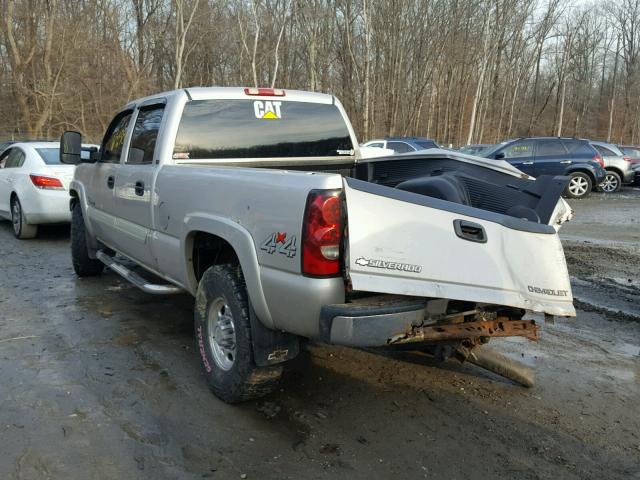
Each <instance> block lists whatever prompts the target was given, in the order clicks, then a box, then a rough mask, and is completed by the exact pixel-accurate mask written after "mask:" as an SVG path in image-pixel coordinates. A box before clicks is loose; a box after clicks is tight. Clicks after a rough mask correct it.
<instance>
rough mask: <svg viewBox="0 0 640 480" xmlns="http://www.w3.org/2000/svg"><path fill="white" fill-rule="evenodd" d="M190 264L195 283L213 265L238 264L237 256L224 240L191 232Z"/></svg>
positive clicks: (215, 236) (208, 234)
mask: <svg viewBox="0 0 640 480" xmlns="http://www.w3.org/2000/svg"><path fill="white" fill-rule="evenodd" d="M190 239H191V242H192V245H193V246H192V248H191V250H190V251H191V263H192V266H193V275H194V277H195V279H196V281H197V282H198V281H200V278H202V275H204V272H205V271H206V270H207V268H209V267H211V266H213V265H222V264H226V263H235V264H237V263H238V255H237V254H236V251H235V250H234V249H233V247H232V246H231V244H230V243H229V242H227V241H226V240H225V239H223V238H221V237H218V236H217V235H213V234H211V233H207V232H193V233H192V234H191V235H190Z"/></svg>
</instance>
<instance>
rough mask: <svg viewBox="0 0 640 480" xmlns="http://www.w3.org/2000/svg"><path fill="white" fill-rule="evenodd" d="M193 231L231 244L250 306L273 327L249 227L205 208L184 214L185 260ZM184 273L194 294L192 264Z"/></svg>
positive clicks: (194, 282) (189, 249)
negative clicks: (204, 210)
mask: <svg viewBox="0 0 640 480" xmlns="http://www.w3.org/2000/svg"><path fill="white" fill-rule="evenodd" d="M195 232H205V233H209V234H211V235H216V236H218V237H220V238H222V239H223V240H225V241H226V242H228V243H229V244H230V245H231V247H233V249H234V250H235V252H236V256H237V257H238V260H239V261H240V267H241V268H242V273H243V275H244V279H245V282H246V284H247V292H248V293H249V298H250V299H251V306H252V307H253V309H254V311H255V312H256V315H257V316H258V318H259V319H260V320H261V321H262V323H263V324H264V325H265V326H266V327H268V328H275V327H274V324H273V319H272V317H271V313H270V311H269V308H268V306H267V300H266V298H265V295H264V291H263V289H262V283H261V282H260V265H259V264H258V256H257V253H256V248H255V244H254V242H253V237H252V236H251V234H250V233H249V231H248V230H247V229H246V228H244V227H243V226H242V225H240V224H238V223H235V222H233V221H231V220H229V219H228V218H224V217H220V216H218V215H212V214H209V213H205V212H200V213H194V214H192V215H187V217H186V218H185V221H184V234H183V235H182V238H181V241H180V243H181V247H182V251H183V252H184V255H185V259H186V261H187V264H190V263H191V262H192V259H191V254H192V248H193V244H192V241H191V239H192V238H193V233H195ZM187 276H188V279H187V281H188V285H189V289H190V290H191V293H193V294H194V295H195V292H196V290H197V288H198V281H197V279H196V277H195V274H194V273H193V268H187Z"/></svg>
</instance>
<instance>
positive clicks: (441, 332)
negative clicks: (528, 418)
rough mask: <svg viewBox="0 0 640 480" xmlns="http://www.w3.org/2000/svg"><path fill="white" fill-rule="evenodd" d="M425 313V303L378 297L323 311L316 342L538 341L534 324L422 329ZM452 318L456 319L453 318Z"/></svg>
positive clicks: (494, 321) (469, 323)
mask: <svg viewBox="0 0 640 480" xmlns="http://www.w3.org/2000/svg"><path fill="white" fill-rule="evenodd" d="M428 310H430V308H429V307H428V301H427V299H424V298H417V297H404V296H396V295H378V296H374V297H368V298H363V299H360V300H356V301H355V302H353V303H345V304H340V305H327V306H325V307H324V308H323V309H322V314H321V319H320V336H321V338H320V340H321V341H323V342H325V343H331V344H336V345H345V346H349V347H382V346H387V345H400V344H411V343H414V344H415V343H423V344H433V343H438V342H456V341H464V342H471V343H474V342H478V341H480V342H482V341H483V340H484V339H485V338H489V337H524V338H527V339H529V340H534V341H535V340H538V330H539V327H538V326H537V325H536V323H535V321H533V320H522V319H521V318H519V317H517V318H510V317H508V316H499V315H496V316H495V317H493V318H475V319H467V320H466V321H464V322H461V321H457V322H455V321H450V322H440V323H436V322H434V321H429V322H427V324H425V313H426V312H427V311H428ZM454 316H455V315H454Z"/></svg>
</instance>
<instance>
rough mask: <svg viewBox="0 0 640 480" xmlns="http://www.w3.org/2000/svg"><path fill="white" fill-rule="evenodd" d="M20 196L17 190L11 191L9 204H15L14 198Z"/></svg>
mask: <svg viewBox="0 0 640 480" xmlns="http://www.w3.org/2000/svg"><path fill="white" fill-rule="evenodd" d="M16 198H18V194H17V193H16V192H11V195H10V196H9V206H10V207H11V205H12V204H13V200H14V199H16Z"/></svg>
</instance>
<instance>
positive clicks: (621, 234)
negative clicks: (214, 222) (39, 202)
mask: <svg viewBox="0 0 640 480" xmlns="http://www.w3.org/2000/svg"><path fill="white" fill-rule="evenodd" d="M573 206H574V207H575V208H576V219H575V220H574V221H572V222H571V223H570V224H568V225H566V228H564V229H563V235H562V236H563V241H564V243H565V248H566V253H567V258H568V260H569V266H570V271H571V274H572V280H573V283H574V287H575V293H576V297H577V300H578V302H577V304H578V306H579V307H580V311H579V312H578V317H577V318H575V319H558V320H557V321H556V323H555V324H554V325H551V324H545V325H543V332H542V337H541V340H540V342H539V343H537V344H534V343H529V342H526V341H518V340H515V341H514V340H501V341H494V342H493V344H494V345H495V348H497V349H500V350H501V351H503V352H506V353H507V354H510V355H513V356H515V357H518V358H520V359H521V360H523V361H525V362H527V363H530V364H532V365H535V367H536V370H537V384H536V386H535V387H534V388H532V389H524V388H522V387H519V386H516V385H514V384H512V383H510V382H508V381H506V380H503V379H501V378H499V377H496V376H493V375H490V374H488V373H485V372H484V371H482V370H480V369H477V368H476V367H474V366H472V365H466V364H465V365H462V364H459V363H457V362H450V363H445V364H441V365H438V364H437V363H435V362H434V361H433V360H432V359H431V358H429V357H426V356H423V355H421V354H417V353H410V352H406V353H394V354H387V355H381V354H376V353H371V352H363V351H356V350H348V349H342V348H333V347H326V346H310V347H309V348H308V349H306V350H305V352H304V353H303V354H302V355H301V357H300V358H299V359H298V360H297V361H296V362H295V364H294V365H291V366H290V368H289V370H288V372H287V373H286V376H285V378H284V381H283V384H282V389H281V391H280V392H278V393H276V394H274V395H272V396H271V397H269V398H267V399H264V400H261V401H257V402H252V403H248V404H245V405H242V406H228V405H225V404H224V403H222V402H220V401H218V400H217V399H216V398H215V397H214V396H213V395H212V394H211V393H210V392H209V391H208V389H207V386H206V384H205V381H204V379H203V377H202V375H201V372H200V366H199V362H198V358H197V355H196V353H195V352H194V340H193V327H192V322H193V312H192V299H191V298H190V297H188V296H181V297H169V298H159V297H152V296H149V295H146V294H144V293H142V292H140V291H138V290H136V289H135V288H133V287H131V286H129V285H127V284H126V283H124V282H123V281H121V280H120V278H119V277H117V276H116V275H114V274H112V273H105V274H104V275H103V276H102V277H100V278H93V279H83V280H80V279H77V278H76V277H75V275H74V273H73V271H72V268H71V265H70V259H69V246H68V243H69V231H68V228H64V227H63V228H61V227H56V228H49V229H43V232H42V234H41V235H40V236H39V238H38V239H36V240H33V241H18V240H15V239H14V237H13V236H12V234H11V228H10V224H9V223H8V222H3V223H0V266H1V268H0V432H1V433H0V452H2V455H1V456H0V478H1V479H40V478H56V479H58V478H59V479H68V478H74V479H75V478H78V479H80V478H82V479H94V478H95V479H112V478H113V479H137V478H140V479H146V478H155V479H159V478H161V479H195V478H221V479H233V478H248V479H252V478H254V479H257V478H260V479H286V478H291V479H300V478H310V479H315V478H319V479H324V478H326V479H334V478H350V479H360V478H362V479H367V480H370V479H372V478H434V479H435V478H437V479H440V478H447V479H449V478H450V479H464V478H483V479H487V478H509V479H511V478H518V479H521V478H525V479H528V478H531V479H538V478H549V479H558V478H562V479H585V478H594V479H595V478H597V479H603V478H607V479H613V478H620V479H629V478H640V415H639V414H638V412H640V322H638V321H637V320H638V319H639V318H640V293H639V292H640V285H639V283H638V281H639V278H638V271H639V267H640V250H639V248H640V247H639V245H640V191H637V190H627V191H626V192H625V193H623V194H621V195H617V196H611V197H605V196H603V195H593V196H592V197H590V198H589V199H586V200H582V201H576V202H574V203H573Z"/></svg>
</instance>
